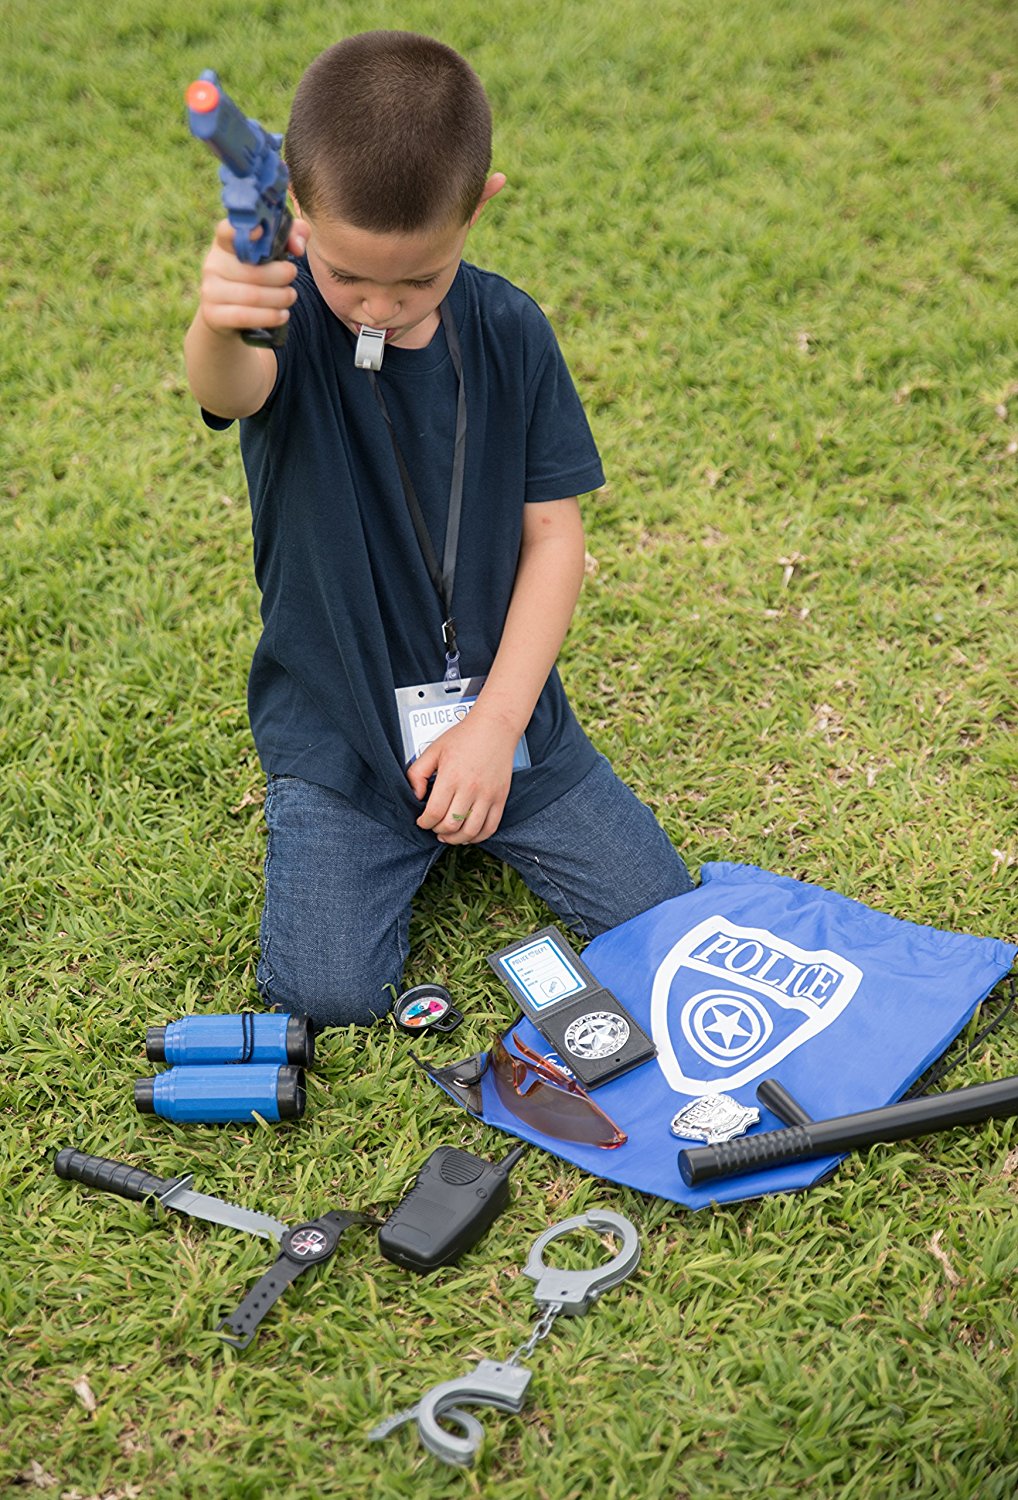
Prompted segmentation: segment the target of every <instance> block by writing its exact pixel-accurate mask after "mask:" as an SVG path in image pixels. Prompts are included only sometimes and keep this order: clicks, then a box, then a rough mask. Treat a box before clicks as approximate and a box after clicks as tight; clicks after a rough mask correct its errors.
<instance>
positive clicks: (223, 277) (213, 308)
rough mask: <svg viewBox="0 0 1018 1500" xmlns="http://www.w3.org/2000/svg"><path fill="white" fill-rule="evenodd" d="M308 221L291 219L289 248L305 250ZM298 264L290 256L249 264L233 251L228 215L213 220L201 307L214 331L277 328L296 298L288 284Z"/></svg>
mask: <svg viewBox="0 0 1018 1500" xmlns="http://www.w3.org/2000/svg"><path fill="white" fill-rule="evenodd" d="M310 232H311V229H310V225H309V224H307V223H306V222H305V220H303V219H294V221H293V228H292V229H291V231H290V238H289V240H288V242H287V250H288V251H289V253H290V254H291V255H303V254H304V247H305V245H306V244H307V237H308V235H309V234H310ZM296 275H297V267H296V266H295V265H294V263H293V261H292V260H266V261H262V262H261V264H260V265H248V264H247V262H245V261H242V260H238V259H237V256H236V253H235V251H234V231H233V226H232V224H231V223H230V221H229V219H221V220H220V221H219V223H218V224H217V225H216V233H215V238H214V239H213V241H212V248H211V250H210V251H209V253H208V255H207V256H206V257H205V262H204V265H203V266H202V277H201V299H200V302H199V311H200V313H201V316H202V319H203V320H204V322H205V323H206V324H207V326H208V327H209V328H210V329H211V330H212V331H213V333H218V334H223V335H229V334H233V333H237V332H239V331H240V330H242V329H245V328H276V327H279V326H280V325H281V324H283V323H285V322H286V321H287V319H288V318H289V316H290V308H291V307H292V306H293V304H294V302H296V300H297V293H296V291H295V289H294V287H293V286H292V282H293V279H294V277H295V276H296Z"/></svg>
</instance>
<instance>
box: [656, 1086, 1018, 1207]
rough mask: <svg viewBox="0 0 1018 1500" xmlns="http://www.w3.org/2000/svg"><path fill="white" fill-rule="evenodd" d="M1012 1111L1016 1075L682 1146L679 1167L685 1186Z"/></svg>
mask: <svg viewBox="0 0 1018 1500" xmlns="http://www.w3.org/2000/svg"><path fill="white" fill-rule="evenodd" d="M1012 1115H1018V1078H1000V1079H998V1080H997V1081H996V1082H995V1083H977V1084H975V1085H974V1086H973V1087H972V1088H967V1089H952V1090H951V1091H950V1092H949V1093H946V1094H932V1095H926V1096H924V1097H922V1098H920V1099H907V1100H905V1101H903V1102H902V1103H900V1104H888V1105H886V1106H885V1108H883V1109H865V1110H862V1111H861V1113H859V1114H856V1115H838V1116H836V1117H835V1118H834V1119H831V1120H817V1121H815V1122H814V1123H813V1124H811V1125H791V1126H789V1128H788V1129H787V1130H768V1131H765V1132H764V1133H763V1134H762V1135H755V1136H754V1135H748V1136H743V1137H742V1138H741V1139H739V1140H734V1141H726V1142H725V1143H724V1145H720V1146H698V1147H694V1148H693V1149H692V1150H686V1151H680V1152H679V1172H680V1174H681V1176H682V1180H683V1182H684V1183H686V1185H687V1186H688V1187H697V1186H698V1185H699V1184H700V1183H702V1182H712V1181H714V1180H715V1179H716V1178H718V1177H735V1176H738V1174H739V1173H741V1172H755V1171H757V1170H758V1169H759V1168H761V1167H777V1166H783V1165H785V1164H786V1163H788V1162H795V1161H809V1160H811V1158H813V1157H815V1156H840V1155H841V1154H842V1153H844V1152H846V1151H857V1150H859V1149H860V1147H863V1146H876V1145H879V1144H880V1143H881V1142H883V1141H905V1140H911V1139H912V1138H914V1137H915V1136H921V1135H932V1134H933V1133H935V1132H936V1131H940V1130H947V1129H949V1128H950V1127H951V1126H953V1125H978V1124H979V1123H980V1122H981V1121H983V1120H1006V1119H1008V1118H1010V1116H1012Z"/></svg>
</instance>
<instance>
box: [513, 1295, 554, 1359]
mask: <svg viewBox="0 0 1018 1500" xmlns="http://www.w3.org/2000/svg"><path fill="white" fill-rule="evenodd" d="M561 1311H562V1304H561V1303H560V1302H549V1303H548V1305H547V1307H546V1308H545V1310H544V1312H543V1313H542V1314H541V1316H540V1318H539V1319H538V1320H537V1322H536V1323H535V1324H534V1327H533V1330H532V1332H531V1335H530V1337H529V1338H528V1339H527V1341H526V1343H523V1344H521V1345H520V1346H519V1348H518V1349H514V1350H513V1352H512V1354H510V1356H509V1358H508V1359H507V1360H505V1361H504V1363H505V1364H507V1365H518V1364H519V1362H520V1360H521V1359H524V1358H526V1359H529V1358H530V1356H531V1355H532V1354H533V1352H534V1350H535V1349H536V1348H537V1346H538V1344H539V1343H540V1342H541V1340H542V1339H546V1338H547V1337H548V1335H549V1333H551V1328H552V1324H553V1323H554V1321H555V1319H556V1318H557V1317H558V1315H559V1313H560V1312H561Z"/></svg>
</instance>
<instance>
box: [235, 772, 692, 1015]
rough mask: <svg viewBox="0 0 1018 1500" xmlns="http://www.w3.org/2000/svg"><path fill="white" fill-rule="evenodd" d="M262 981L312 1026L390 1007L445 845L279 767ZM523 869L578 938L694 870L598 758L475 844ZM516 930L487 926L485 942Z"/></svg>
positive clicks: (272, 784) (268, 806)
mask: <svg viewBox="0 0 1018 1500" xmlns="http://www.w3.org/2000/svg"><path fill="white" fill-rule="evenodd" d="M265 822H266V825H267V828H268V843H267V847H266V855H265V907H264V910H263V912H262V924H261V959H260V962H259V964H258V988H259V990H260V992H261V995H262V998H263V999H264V1000H265V1002H266V1004H270V1005H281V1006H282V1007H283V1008H284V1009H286V1010H290V1011H296V1012H299V1013H302V1014H304V1015H308V1016H310V1017H311V1020H312V1021H313V1022H314V1024H315V1026H316V1027H318V1028H321V1027H324V1026H348V1025H365V1024H367V1023H368V1022H370V1021H372V1020H374V1019H375V1018H376V1017H378V1016H381V1015H384V1013H385V1012H386V1011H387V1010H388V1009H389V1007H390V1005H391V1003H392V994H391V993H390V991H389V989H388V986H389V985H393V986H395V988H396V991H397V992H398V991H399V988H400V985H401V981H402V974H403V965H404V963H405V962H406V958H407V953H408V951H409V946H410V944H409V938H410V910H411V904H412V902H413V898H414V896H415V895H416V894H417V892H418V890H419V889H420V887H421V885H422V884H423V882H424V879H425V877H426V875H427V874H428V871H429V870H430V869H431V867H432V865H434V864H435V862H436V861H437V860H438V859H439V858H441V856H442V855H443V854H444V853H445V852H446V850H447V846H446V845H444V844H440V843H438V841H437V840H436V841H435V846H434V848H433V849H428V848H426V847H424V848H422V847H421V846H420V845H418V844H415V843H412V842H411V841H410V840H409V839H405V838H403V837H402V836H401V835H400V834H398V833H395V832H394V831H393V830H392V829H390V828H387V827H385V826H384V825H383V824H381V823H377V822H376V821H375V820H374V819H373V818H369V817H366V816H365V815H364V814H363V813H361V812H358V810H357V809H356V808H355V807H354V806H353V805H352V804H351V803H350V802H349V801H348V800H347V799H346V798H345V797H344V796H342V795H341V793H339V792H335V791H332V790H330V789H329V788H328V787H322V786H316V785H315V784H313V783H312V782H308V781H301V780H300V779H299V778H297V777H292V776H273V777H272V778H271V779H270V780H269V784H268V791H267V793H266V798H265ZM478 847H479V848H481V849H484V850H486V851H487V852H488V853H489V854H492V855H494V856H495V858H496V859H500V860H504V861H505V862H506V863H507V864H509V865H511V866H512V868H513V869H514V870H517V871H518V872H519V874H520V875H521V876H522V878H523V880H524V881H525V882H526V884H527V885H528V886H529V887H530V889H531V890H532V891H533V892H534V893H535V894H536V895H537V896H539V897H541V899H542V900H544V901H545V902H546V903H547V904H548V906H550V907H551V909H552V911H553V912H554V913H555V914H556V916H557V917H559V918H560V919H561V921H562V922H563V923H564V924H565V925H566V926H567V927H569V928H571V929H572V930H573V931H574V932H576V933H578V934H579V935H580V937H582V938H590V937H594V936H595V935H596V934H597V933H599V932H604V931H605V930H606V929H607V928H609V927H616V926H618V924H619V923H620V922H625V921H627V920H628V919H629V918H630V917H635V916H637V915H638V914H639V913H640V912H642V911H646V910H647V908H648V907H651V906H655V905H657V903H658V902H659V901H665V900H667V899H668V898H669V897H671V896H679V895H682V894H683V893H684V892H686V891H688V890H689V889H690V888H691V886H692V882H691V880H690V878H689V871H688V870H687V869H686V866H685V865H684V863H683V862H682V860H681V859H680V858H679V856H678V854H677V853H676V852H675V849H674V848H673V847H672V845H671V844H670V843H669V841H668V838H667V837H666V835H665V833H664V831H663V829H662V828H661V827H660V825H659V824H658V822H657V819H656V818H655V817H654V814H653V813H652V812H651V810H650V808H649V807H646V806H645V805H644V803H642V802H640V801H639V800H638V798H637V797H635V796H634V794H633V793H632V792H631V791H630V789H629V788H628V787H627V786H626V785H625V784H624V783H623V782H621V781H620V780H619V779H618V777H617V776H616V775H615V772H614V771H613V770H612V768H611V766H610V765H609V763H608V761H607V760H606V759H605V758H604V756H601V757H599V759H598V762H597V764H596V765H595V766H594V767H593V769H592V770H590V771H589V772H588V773H587V775H586V776H584V777H583V779H582V780H581V781H580V782H578V784H577V785H576V786H575V787H573V788H572V789H571V790H570V791H568V792H566V793H564V794H563V796H561V797H559V798H558V799H557V800H556V801H555V802H552V803H551V804H550V805H549V806H548V807H545V808H542V809H541V811H540V812H538V813H535V814H534V815H533V816H532V817H529V818H526V819H524V820H523V822H521V823H516V824H514V825H513V826H512V827H511V828H506V829H501V828H500V829H499V830H498V831H497V832H496V833H495V835H494V836H493V837H492V838H490V839H487V840H485V842H484V843H483V844H481V845H479V846H478ZM525 936H526V934H525V933H523V932H520V933H494V932H493V933H492V943H491V946H492V949H493V950H494V949H495V948H498V947H501V946H503V945H504V944H505V943H506V942H509V941H512V939H513V938H515V937H525Z"/></svg>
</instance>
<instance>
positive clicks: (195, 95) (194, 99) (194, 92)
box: [184, 78, 219, 115]
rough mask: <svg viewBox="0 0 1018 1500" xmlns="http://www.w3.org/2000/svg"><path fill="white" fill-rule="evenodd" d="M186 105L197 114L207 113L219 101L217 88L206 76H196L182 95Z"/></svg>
mask: <svg viewBox="0 0 1018 1500" xmlns="http://www.w3.org/2000/svg"><path fill="white" fill-rule="evenodd" d="M184 98H185V99H186V101H187V107H188V109H190V110H193V111H194V113H195V114H197V115H207V114H209V113H210V112H211V111H212V110H214V109H215V107H216V105H217V104H218V103H219V90H218V89H217V88H216V86H215V84H214V83H209V81H208V79H206V78H196V79H195V81H194V83H192V84H190V85H189V86H188V89H187V93H186V94H185V95H184Z"/></svg>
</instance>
